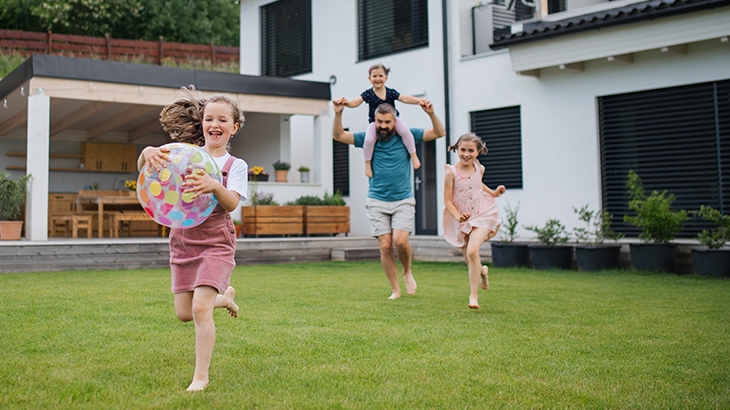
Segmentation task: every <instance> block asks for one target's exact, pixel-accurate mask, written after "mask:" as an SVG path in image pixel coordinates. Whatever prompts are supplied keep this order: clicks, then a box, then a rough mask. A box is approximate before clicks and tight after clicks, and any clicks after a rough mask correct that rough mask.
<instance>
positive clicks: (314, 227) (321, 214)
mask: <svg viewBox="0 0 730 410" xmlns="http://www.w3.org/2000/svg"><path fill="white" fill-rule="evenodd" d="M304 233H305V234H306V235H320V234H328V235H329V234H331V235H336V234H338V233H344V234H348V233H350V207H349V206H319V205H317V206H309V205H308V206H305V207H304Z"/></svg>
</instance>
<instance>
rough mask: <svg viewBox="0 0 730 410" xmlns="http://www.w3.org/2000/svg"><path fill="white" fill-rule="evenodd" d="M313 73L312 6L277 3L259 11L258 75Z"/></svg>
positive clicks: (299, 0)
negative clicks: (259, 48)
mask: <svg viewBox="0 0 730 410" xmlns="http://www.w3.org/2000/svg"><path fill="white" fill-rule="evenodd" d="M311 72H312V2H311V0H279V1H277V2H274V3H271V4H267V5H265V6H262V7H261V74H262V75H265V76H272V77H289V76H293V75H297V74H305V73H311Z"/></svg>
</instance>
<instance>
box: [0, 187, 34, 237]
mask: <svg viewBox="0 0 730 410" xmlns="http://www.w3.org/2000/svg"><path fill="white" fill-rule="evenodd" d="M30 179H31V176H30V175H23V176H21V177H20V178H18V179H17V180H15V181H14V180H11V179H10V174H8V173H2V174H0V240H3V241H17V240H20V233H21V232H22V230H23V220H22V217H23V207H24V205H25V198H26V196H27V193H28V184H29V183H30Z"/></svg>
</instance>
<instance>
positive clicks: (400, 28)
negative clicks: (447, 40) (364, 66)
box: [358, 0, 428, 61]
mask: <svg viewBox="0 0 730 410" xmlns="http://www.w3.org/2000/svg"><path fill="white" fill-rule="evenodd" d="M427 3H428V2H427V1H426V0H358V12H359V16H358V19H359V21H358V22H359V24H358V32H359V41H358V43H359V44H358V51H359V52H358V57H359V60H360V61H362V60H368V59H371V58H374V57H380V56H384V55H388V54H393V53H397V52H400V51H404V50H410V49H413V48H418V47H423V46H427V45H428V4H427Z"/></svg>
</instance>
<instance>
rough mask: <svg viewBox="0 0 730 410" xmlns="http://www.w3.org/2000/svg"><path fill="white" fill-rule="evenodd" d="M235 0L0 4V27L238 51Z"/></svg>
mask: <svg viewBox="0 0 730 410" xmlns="http://www.w3.org/2000/svg"><path fill="white" fill-rule="evenodd" d="M239 21H240V11H239V0H144V1H143V0H46V1H43V0H0V27H3V28H5V29H10V30H26V31H47V30H51V31H53V32H54V33H61V34H77V35H85V36H104V35H105V34H106V33H109V34H110V35H111V36H112V37H114V38H126V39H133V40H152V41H154V40H157V39H158V38H159V37H160V36H162V37H164V38H165V40H166V41H172V42H181V43H197V44H207V43H210V42H211V41H213V42H215V44H220V45H228V46H238V45H239V41H238V38H239V24H240V22H239Z"/></svg>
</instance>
